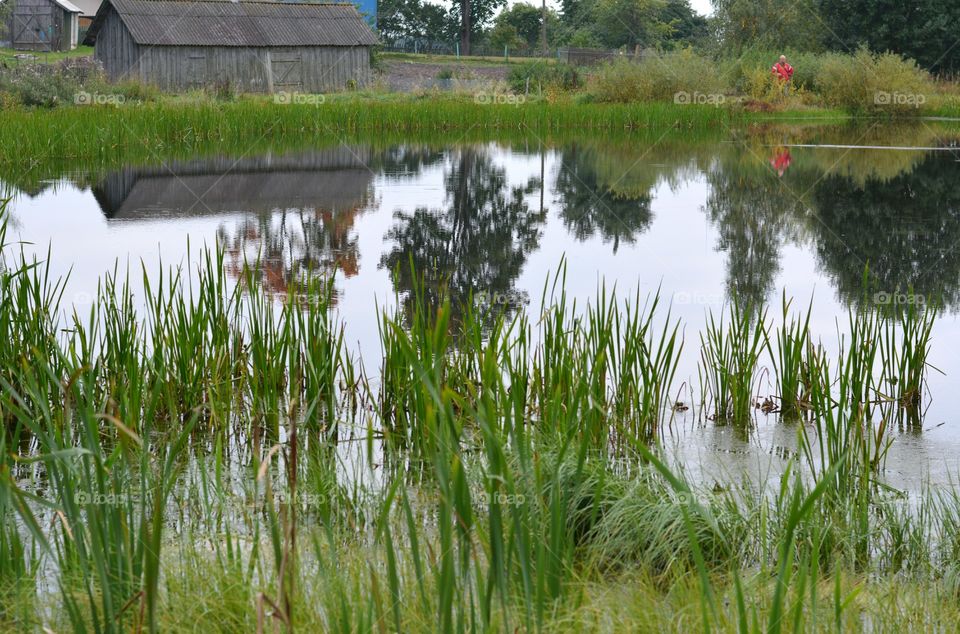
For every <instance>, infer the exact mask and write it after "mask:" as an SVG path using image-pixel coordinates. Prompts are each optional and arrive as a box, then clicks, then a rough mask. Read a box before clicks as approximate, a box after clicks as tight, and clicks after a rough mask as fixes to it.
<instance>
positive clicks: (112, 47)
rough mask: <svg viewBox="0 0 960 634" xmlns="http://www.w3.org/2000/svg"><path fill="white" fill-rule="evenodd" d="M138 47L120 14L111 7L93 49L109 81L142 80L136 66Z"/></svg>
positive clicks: (138, 53)
mask: <svg viewBox="0 0 960 634" xmlns="http://www.w3.org/2000/svg"><path fill="white" fill-rule="evenodd" d="M139 48H140V47H139V46H138V45H137V43H136V42H134V41H133V37H132V36H131V35H130V31H128V30H127V27H126V26H124V24H123V22H122V21H121V20H120V16H119V15H117V12H116V11H115V10H114V9H113V8H111V9H110V12H109V13H108V14H107V16H106V18H105V20H104V22H103V26H102V27H101V30H100V36H99V37H98V38H97V44H96V46H95V47H94V49H93V56H94V58H95V59H96V60H97V61H99V62H100V63H101V64H103V71H104V72H105V73H106V74H107V78H108V79H110V81H123V80H139V81H143V77H142V75H141V74H140V68H139V66H138V60H139V58H140V51H139Z"/></svg>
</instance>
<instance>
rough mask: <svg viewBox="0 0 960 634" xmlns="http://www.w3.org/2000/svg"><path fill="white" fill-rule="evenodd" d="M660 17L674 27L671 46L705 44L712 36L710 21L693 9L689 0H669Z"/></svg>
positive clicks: (670, 41)
mask: <svg viewBox="0 0 960 634" xmlns="http://www.w3.org/2000/svg"><path fill="white" fill-rule="evenodd" d="M660 19H661V20H662V21H663V22H665V23H666V24H669V25H670V27H671V29H672V33H671V36H670V40H669V42H668V44H669V45H671V46H672V45H675V44H683V45H690V46H703V45H704V44H706V42H707V40H708V39H709V37H710V26H709V22H708V21H707V19H706V18H705V17H703V16H702V15H700V14H699V13H697V12H696V11H694V10H693V7H691V6H690V2H689V0H667V4H666V6H665V7H664V8H663V15H662V17H661V18H660Z"/></svg>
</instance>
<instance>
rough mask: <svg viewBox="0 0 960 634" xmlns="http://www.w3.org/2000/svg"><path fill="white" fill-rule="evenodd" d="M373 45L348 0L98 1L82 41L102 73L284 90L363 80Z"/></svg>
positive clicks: (184, 84)
mask: <svg viewBox="0 0 960 634" xmlns="http://www.w3.org/2000/svg"><path fill="white" fill-rule="evenodd" d="M376 43H377V38H376V36H375V35H374V34H373V31H371V29H370V27H369V26H368V25H367V23H366V22H365V21H364V20H363V18H362V17H361V16H360V14H359V13H358V12H357V9H356V7H355V6H354V5H352V4H302V3H282V2H247V1H240V2H233V1H229V0H227V1H224V0H104V2H103V4H102V5H101V6H100V10H99V11H98V12H97V17H96V18H95V19H94V21H93V24H91V25H90V29H89V31H88V32H87V37H86V39H85V40H84V44H88V45H94V46H95V47H96V48H95V53H94V56H95V57H96V59H97V60H99V61H100V62H101V63H102V64H103V67H104V70H105V71H106V73H107V76H108V77H109V78H110V79H112V80H121V79H134V80H139V81H142V82H144V83H150V84H155V85H157V86H159V87H160V88H163V89H166V90H186V89H191V88H205V87H215V86H229V87H231V88H233V89H234V90H238V91H243V92H281V91H283V92H288V93H293V92H307V93H319V92H324V91H328V90H337V89H341V88H344V87H348V86H363V85H364V84H366V83H367V82H368V81H369V80H370V49H371V47H372V46H373V45H374V44H376Z"/></svg>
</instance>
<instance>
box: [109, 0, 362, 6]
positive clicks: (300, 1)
mask: <svg viewBox="0 0 960 634" xmlns="http://www.w3.org/2000/svg"><path fill="white" fill-rule="evenodd" d="M123 1H127V2H147V3H154V2H156V3H160V2H183V3H189V4H200V3H205V4H280V5H299V6H307V7H310V6H314V7H330V6H333V7H336V6H352V7H356V4H354V3H353V2H350V1H349V0H341V1H339V2H336V1H335V2H331V1H328V0H324V1H323V2H313V1H312V0H121V2H123Z"/></svg>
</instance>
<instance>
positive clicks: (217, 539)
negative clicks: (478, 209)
mask: <svg viewBox="0 0 960 634" xmlns="http://www.w3.org/2000/svg"><path fill="white" fill-rule="evenodd" d="M5 246H6V248H5V252H6V257H5V259H4V262H3V267H2V269H0V328H2V331H0V342H2V343H0V388H2V389H0V415H2V420H3V425H4V430H3V434H0V449H2V452H0V455H2V456H3V457H2V463H0V511H2V516H0V517H2V524H0V573H2V577H0V580H2V582H0V627H3V628H7V629H20V630H30V629H37V630H39V629H41V628H49V629H51V630H54V631H76V632H86V631H97V632H115V631H130V630H135V631H180V630H196V629H198V628H203V629H211V630H217V631H225V632H226V631H258V632H267V631H295V630H301V631H340V632H353V631H370V630H378V631H426V630H434V631H436V630H439V631H443V632H452V631H466V630H476V631H502V630H518V629H523V630H537V631H540V630H542V631H561V630H569V629H583V630H590V631H593V630H597V631H609V630H610V629H611V628H613V629H620V628H625V629H635V630H649V629H654V628H656V629H665V628H669V629H684V630H688V629H691V628H693V629H702V630H704V631H717V630H721V631H733V630H736V631H756V630H761V629H765V630H768V631H781V630H794V631H803V630H807V629H811V628H812V629H821V628H823V629H838V630H846V629H859V625H860V624H862V623H864V622H871V623H880V624H882V626H883V627H884V628H886V627H889V628H902V627H908V626H910V625H916V624H917V623H918V622H921V623H926V624H928V625H930V626H931V627H932V628H933V629H938V628H939V629H943V628H946V627H948V626H949V625H950V624H952V623H954V620H953V619H955V618H956V617H957V612H958V610H957V608H956V601H955V600H947V598H954V599H955V597H956V593H957V592H958V591H960V585H958V584H957V583H956V579H958V578H960V577H958V576H957V569H956V548H957V544H960V520H958V519H957V518H960V496H958V494H957V493H956V492H954V491H945V492H944V491H929V492H926V493H924V494H923V495H922V496H921V497H920V498H919V500H920V504H919V506H918V505H917V504H915V502H916V500H913V501H911V500H909V499H904V498H902V497H897V496H891V495H890V488H889V486H888V485H886V484H884V482H883V481H882V477H881V476H882V456H883V447H885V446H886V443H888V442H889V441H890V438H891V436H890V435H889V434H890V432H889V428H888V427H886V426H885V423H884V419H883V418H882V417H881V418H876V417H874V415H876V414H879V413H880V412H882V411H884V408H883V407H881V406H879V405H877V403H880V402H881V399H879V398H878V397H877V396H876V394H875V391H874V390H873V389H872V388H874V387H876V385H877V384H878V380H875V379H874V378H873V377H874V374H875V369H876V368H874V366H875V365H876V363H875V362H876V361H877V359H880V360H891V361H892V357H890V356H889V355H886V356H885V354H883V353H879V352H878V350H880V349H881V348H882V346H883V345H886V344H880V343H878V341H882V338H881V337H880V336H879V335H880V333H882V332H885V331H886V330H885V329H890V332H891V336H894V337H895V338H896V341H898V342H901V343H902V342H906V341H908V342H909V343H908V344H905V345H902V346H901V347H900V348H898V349H900V350H905V351H917V353H916V354H901V355H900V356H898V357H896V360H897V363H898V365H897V366H895V367H893V368H890V369H887V370H886V371H885V372H880V373H879V374H878V376H881V377H883V376H886V377H889V376H896V377H905V381H904V385H907V386H910V387H909V388H907V389H912V386H915V385H918V384H920V385H922V383H923V381H924V374H923V373H924V372H925V370H924V368H925V367H926V366H925V364H923V363H919V362H920V361H921V360H923V358H925V357H923V355H922V354H920V352H921V351H926V350H929V346H930V338H931V336H932V335H931V332H932V330H931V329H930V328H928V327H927V325H928V320H930V319H932V318H933V317H928V316H925V315H920V314H917V315H915V316H912V317H911V316H904V317H902V318H901V319H900V320H897V321H892V322H888V321H886V319H887V318H886V317H884V316H881V315H874V314H867V313H851V316H850V321H849V323H848V324H847V325H848V327H849V333H847V339H845V344H844V346H843V348H842V351H841V354H840V356H839V357H838V359H837V361H836V362H835V364H834V363H830V362H829V360H828V356H827V354H826V353H825V352H823V351H822V350H820V351H818V352H816V353H801V352H800V351H801V350H810V349H811V347H813V346H814V343H813V342H814V339H813V337H812V335H811V334H810V333H809V332H807V328H808V323H809V321H808V320H805V319H803V320H802V321H801V320H793V321H790V320H789V319H787V318H785V324H786V325H785V326H783V328H784V329H785V330H782V331H781V335H780V339H779V341H780V343H779V344H778V345H774V343H773V342H774V341H775V340H777V338H776V337H775V336H774V337H771V336H770V333H769V332H768V328H769V326H768V324H767V320H766V317H765V315H766V313H765V311H764V310H763V309H758V310H754V311H751V312H750V313H749V315H751V316H753V317H752V318H748V316H747V315H748V313H746V312H738V310H739V309H737V308H731V309H730V311H731V312H730V317H729V319H728V320H725V319H720V320H711V321H710V323H711V326H710V333H709V334H708V335H706V336H705V337H704V338H703V339H702V345H703V347H704V348H709V349H710V351H709V352H703V353H702V354H703V358H704V359H705V360H707V361H708V362H709V363H711V366H710V369H709V372H710V376H717V377H721V378H722V380H724V381H727V382H728V384H729V385H730V387H729V388H727V390H726V392H721V391H718V392H715V394H720V395H724V394H726V395H727V396H726V397H725V398H724V399H722V402H723V403H724V405H723V407H724V408H725V409H724V411H725V412H726V413H727V415H728V417H729V418H730V419H736V420H738V421H740V422H739V423H738V424H742V425H744V427H745V428H747V429H749V427H750V423H749V422H747V421H748V420H749V417H750V416H753V415H755V410H753V409H751V407H750V402H751V401H750V399H752V398H754V397H755V396H756V394H755V391H756V389H757V387H756V383H757V382H756V381H755V377H757V376H758V371H759V370H758V365H759V364H760V363H761V362H762V361H763V351H764V350H765V349H769V352H770V356H771V358H772V359H778V360H779V363H777V364H775V365H776V367H777V372H778V381H777V385H778V386H779V389H780V390H781V391H782V392H783V393H782V394H781V395H780V399H781V402H782V401H784V400H785V399H790V398H794V399H796V402H797V404H798V406H799V405H800V404H802V403H809V405H808V406H804V407H801V408H800V409H801V410H802V411H803V417H802V421H801V422H800V424H799V425H798V427H797V433H798V435H799V437H800V439H801V441H800V442H801V444H800V447H801V452H800V455H799V456H798V457H797V458H794V459H789V460H787V461H786V466H785V469H784V471H783V472H782V473H781V474H780V475H779V476H772V478H773V479H772V480H771V481H769V482H761V483H758V484H754V483H751V484H742V485H741V484H738V483H737V482H735V481H731V482H725V483H723V485H722V486H720V485H719V484H718V485H717V486H714V487H711V488H707V487H704V486H702V485H701V484H699V483H695V482H691V481H690V480H688V479H687V478H686V477H685V476H684V475H683V473H684V472H683V468H682V465H677V464H674V463H673V462H672V460H671V458H670V456H669V454H668V453H667V452H666V450H665V449H664V448H663V447H662V446H661V444H660V443H659V442H658V439H659V438H660V435H661V434H662V432H663V430H664V429H665V426H667V425H669V424H670V423H671V421H673V420H674V419H675V418H676V417H677V416H678V415H679V414H678V412H677V411H676V409H677V408H676V407H674V406H672V405H671V403H670V400H671V399H669V395H670V394H671V393H672V391H673V390H674V389H676V387H677V386H676V385H675V383H676V381H677V380H678V379H677V377H676V376H675V374H676V368H677V359H678V357H679V356H680V355H681V354H682V351H683V336H682V332H683V330H682V326H681V325H680V324H679V323H678V322H677V320H675V319H674V318H673V317H672V316H671V313H670V311H669V307H667V306H664V305H663V304H662V302H661V301H660V299H659V298H658V297H657V296H656V295H655V296H653V297H651V298H649V299H646V300H644V301H641V298H640V297H639V296H637V295H634V296H632V297H631V298H630V300H629V301H626V302H623V301H622V300H621V299H620V297H619V296H618V294H617V293H615V292H613V291H609V290H607V289H605V288H601V289H600V290H598V292H597V295H596V296H595V298H594V300H593V301H591V302H590V303H589V305H586V306H582V307H581V306H577V305H576V303H575V302H573V301H572V300H571V299H570V298H569V297H568V296H567V295H566V293H565V291H564V273H563V270H562V269H561V270H560V271H559V272H558V273H557V274H556V276H555V277H554V278H552V279H551V280H548V282H547V284H546V285H545V287H544V293H543V297H542V300H541V308H540V310H539V312H537V313H536V314H535V315H530V314H528V313H526V312H525V311H521V312H520V313H519V314H517V315H513V316H509V317H508V316H507V315H505V314H503V313H501V312H497V311H495V310H492V309H491V308H489V307H485V306H482V305H481V306H473V305H471V306H466V307H457V308H456V309H455V308H454V307H452V306H451V304H450V301H449V300H446V299H443V298H441V300H440V302H439V304H437V303H431V302H429V301H428V300H427V298H426V294H424V293H422V292H419V291H416V290H415V291H414V295H415V296H414V297H413V298H412V301H411V302H408V303H400V304H401V305H405V306H409V307H410V308H408V309H405V310H402V311H399V310H398V311H393V310H381V311H380V312H381V327H380V337H381V342H380V343H381V346H382V357H381V359H382V360H381V363H380V365H379V367H377V368H375V369H374V372H375V373H373V372H371V371H369V370H368V369H365V368H362V367H358V364H357V363H356V362H355V361H354V360H353V358H352V356H351V355H350V353H349V351H348V350H347V348H346V346H345V345H344V342H343V331H342V328H341V326H340V325H339V324H338V323H337V322H336V321H335V320H334V319H333V318H332V317H331V313H330V310H329V308H330V304H329V301H330V286H329V285H328V284H324V283H320V282H313V283H310V284H307V283H304V284H301V285H297V284H295V285H293V286H292V287H291V288H290V289H289V292H288V294H287V296H286V297H287V298H288V299H287V301H284V302H282V303H278V302H276V301H274V300H272V299H270V298H269V295H268V293H266V292H265V291H264V289H263V288H262V287H261V286H260V282H259V277H258V275H257V267H256V263H251V264H250V266H249V267H248V268H247V270H246V272H245V275H244V276H243V278H242V281H241V283H240V284H236V285H232V284H230V283H228V281H227V277H226V275H225V273H224V272H223V271H224V268H223V261H222V254H221V253H220V252H219V251H216V250H214V251H210V252H205V253H204V255H203V256H202V257H200V259H199V260H198V261H194V262H193V263H192V264H190V267H192V268H189V269H171V270H170V271H168V272H166V273H164V275H162V276H161V277H159V278H153V279H146V278H145V279H144V280H143V287H144V289H145V290H144V293H143V296H142V297H137V298H135V297H134V296H133V293H132V291H131V284H130V282H129V278H127V277H125V276H121V275H120V274H119V273H117V272H116V271H114V272H112V273H108V274H106V275H105V276H104V278H103V282H102V284H101V288H100V292H99V293H98V296H97V298H96V301H95V302H94V304H93V306H92V308H90V310H89V311H87V312H85V313H83V314H81V313H79V312H77V311H75V310H73V308H72V307H70V306H67V305H63V304H62V294H63V288H64V281H63V280H59V279H53V278H52V276H51V275H50V273H49V270H48V269H47V268H45V266H44V265H43V263H42V262H41V263H37V262H32V261H27V260H26V259H24V258H23V257H22V255H18V254H17V253H16V252H15V251H12V250H11V245H5ZM788 305H789V304H788V302H786V301H785V302H784V308H785V313H786V312H787V311H786V307H787V306H788ZM801 324H802V325H801ZM783 333H786V334H783ZM787 339H788V340H789V343H787V344H786V346H784V343H783V342H784V341H786V340H787ZM891 341H892V339H891ZM784 347H786V348H788V350H786V351H784V350H782V348H784ZM883 349H886V348H883ZM855 355H859V356H858V358H856V359H854V358H853V356H855ZM785 359H786V360H787V361H788V362H789V363H787V362H784V360H785ZM788 366H789V367H788ZM721 375H722V376H721ZM723 377H727V378H723ZM729 377H732V378H729ZM803 377H806V378H803ZM718 380H721V379H719V378H718ZM879 380H882V379H879ZM805 381H806V382H808V383H809V388H806V387H804V388H803V389H804V390H806V389H809V399H808V398H807V396H805V395H804V396H798V395H799V394H801V388H800V387H799V386H800V385H801V384H803V385H806V383H804V382H805ZM918 382H919V383H918ZM706 405H707V404H701V406H706ZM718 422H719V420H718ZM776 424H784V425H788V424H797V423H796V417H793V416H790V417H787V416H786V415H784V417H783V421H782V422H780V423H776ZM354 450H356V451H358V453H356V454H353V455H355V457H353V458H345V457H344V456H345V453H349V452H350V451H354ZM918 509H919V510H918ZM908 572H909V576H908V575H907V573H908ZM931 595H933V596H937V597H940V600H939V601H938V602H933V603H932V604H931V605H928V606H927V609H926V610H925V611H918V610H917V609H916V607H915V605H914V603H913V602H916V601H917V600H919V599H920V598H921V597H930V596H931ZM924 601H929V599H924ZM891 602H892V605H893V607H891ZM651 606H652V607H651ZM916 619H925V620H921V621H917V620H916Z"/></svg>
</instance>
